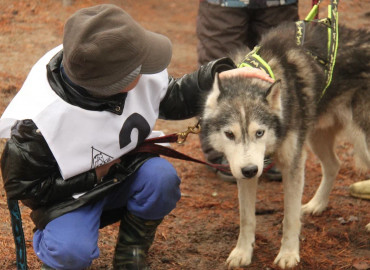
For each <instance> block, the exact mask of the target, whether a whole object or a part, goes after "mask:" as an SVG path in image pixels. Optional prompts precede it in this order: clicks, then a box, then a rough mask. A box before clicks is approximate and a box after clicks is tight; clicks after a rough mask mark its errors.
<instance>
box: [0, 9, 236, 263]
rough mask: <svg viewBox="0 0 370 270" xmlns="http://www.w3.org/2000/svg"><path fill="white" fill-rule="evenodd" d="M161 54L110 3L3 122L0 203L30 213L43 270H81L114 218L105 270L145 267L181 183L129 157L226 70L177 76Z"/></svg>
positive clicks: (165, 169)
mask: <svg viewBox="0 0 370 270" xmlns="http://www.w3.org/2000/svg"><path fill="white" fill-rule="evenodd" d="M171 47H172V46H171V42H170V41H169V39H168V38H166V37H165V36H162V35H160V34H156V33H153V32H150V31H147V30H145V29H143V28H142V27H141V26H140V25H139V24H138V23H136V22H135V21H134V20H133V19H132V18H131V17H130V16H129V15H128V14H127V13H126V12H125V11H124V10H122V9H121V8H119V7H117V6H114V5H109V4H104V5H98V6H94V7H90V8H86V9H82V10H80V11H78V12H76V13H75V14H73V15H72V16H71V17H70V18H69V19H68V20H67V22H66V24H65V29H64V36H63V44H62V45H60V46H58V47H57V48H54V49H52V50H51V51H49V52H48V53H46V54H45V55H44V56H43V57H42V58H41V59H40V60H39V61H38V62H37V63H36V64H35V65H34V67H33V68H32V70H31V72H30V74H29V75H28V77H27V79H26V81H25V82H24V85H23V87H22V89H21V90H20V91H19V92H18V94H17V95H16V96H15V98H14V99H13V100H12V102H11V103H10V104H9V106H8V107H7V109H6V111H5V112H4V114H3V115H2V117H1V120H0V137H5V138H9V140H8V141H7V143H6V145H5V149H4V151H3V153H2V157H1V170H2V176H3V180H4V187H5V190H6V193H7V197H8V199H14V200H21V201H22V202H23V204H24V205H26V206H28V207H29V208H31V209H32V213H31V218H32V220H33V222H34V223H35V226H36V232H35V234H34V237H33V248H34V251H35V253H36V254H37V256H38V258H39V259H40V260H41V261H42V262H43V268H44V269H69V270H70V269H84V268H86V267H88V266H90V265H91V263H92V261H93V260H94V259H96V258H98V257H99V248H98V245H97V243H98V233H99V228H101V227H104V226H106V225H108V224H111V223H113V222H117V221H120V222H121V223H120V228H119V235H118V240H117V246H116V248H115V254H114V261H113V265H114V269H148V265H147V263H146V255H147V252H148V249H149V247H150V246H151V244H152V242H153V240H154V237H155V232H156V229H157V227H158V225H159V224H160V223H161V221H162V219H163V218H164V217H165V216H166V215H168V214H169V213H170V212H171V210H173V209H174V208H175V206H176V203H177V201H178V200H179V199H180V179H179V177H178V175H177V173H176V171H175V169H174V167H173V166H172V165H171V164H170V163H169V162H168V161H167V160H165V159H163V158H160V157H158V156H156V155H154V154H151V153H136V154H130V151H131V150H133V149H134V148H135V147H136V146H137V145H139V144H140V143H142V142H143V141H144V140H145V139H146V138H148V137H154V136H156V135H155V131H153V130H152V129H153V127H154V125H155V122H156V120H157V119H158V118H162V119H168V120H180V119H186V118H190V117H194V116H196V115H198V113H199V110H200V104H201V96H202V95H203V94H204V93H206V92H207V91H208V90H209V89H210V88H211V85H212V82H213V78H214V76H215V74H216V72H222V71H224V70H230V69H232V68H234V63H233V62H232V61H231V60H230V59H228V58H222V59H219V60H216V61H213V62H210V63H209V64H207V65H204V66H202V67H200V68H199V69H198V70H197V71H196V72H194V73H191V74H188V75H184V76H183V77H182V78H179V79H175V78H173V77H171V76H169V75H168V73H167V69H166V68H167V66H168V64H169V62H170V59H171V55H172V50H171Z"/></svg>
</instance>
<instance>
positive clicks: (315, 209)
mask: <svg viewBox="0 0 370 270" xmlns="http://www.w3.org/2000/svg"><path fill="white" fill-rule="evenodd" d="M335 134H336V132H335V129H334V128H332V129H330V130H319V131H317V132H315V134H313V135H311V136H310V146H311V149H312V151H313V152H314V153H315V154H316V156H317V157H318V158H319V159H320V161H321V168H322V179H321V183H320V186H319V188H318V189H317V191H316V193H315V195H314V196H313V198H312V199H311V200H310V201H309V202H308V203H306V204H305V205H303V206H302V213H303V214H321V212H322V211H324V210H325V208H326V206H327V205H328V202H329V194H330V191H331V189H332V188H333V184H334V180H335V178H336V176H337V174H338V171H339V167H340V163H339V160H338V157H337V155H336V154H335V151H334V143H335Z"/></svg>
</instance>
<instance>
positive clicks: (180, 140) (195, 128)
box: [176, 121, 201, 144]
mask: <svg viewBox="0 0 370 270" xmlns="http://www.w3.org/2000/svg"><path fill="white" fill-rule="evenodd" d="M200 130H201V128H200V121H198V123H197V124H196V125H195V126H191V127H188V129H187V130H185V131H183V132H179V133H177V137H178V138H177V141H176V142H177V143H178V144H183V143H185V141H186V139H187V137H188V135H189V134H190V133H192V134H199V133H200Z"/></svg>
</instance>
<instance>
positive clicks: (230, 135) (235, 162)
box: [202, 76, 282, 179]
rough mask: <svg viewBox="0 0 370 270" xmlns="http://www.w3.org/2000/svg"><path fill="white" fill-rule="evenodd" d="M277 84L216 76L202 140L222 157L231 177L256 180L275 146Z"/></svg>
mask: <svg viewBox="0 0 370 270" xmlns="http://www.w3.org/2000/svg"><path fill="white" fill-rule="evenodd" d="M281 118H282V108H281V95H280V82H279V81H277V82H275V83H270V82H267V81H264V80H261V79H257V78H244V77H232V78H225V79H223V80H222V81H221V80H220V79H219V78H218V76H216V78H215V81H214V84H213V87H212V90H211V91H210V93H209V94H208V96H207V98H206V101H205V105H204V110H203V114H202V137H203V138H204V140H205V142H206V143H208V144H210V145H211V146H212V147H213V148H214V149H215V150H217V151H219V152H222V153H224V155H225V157H226V158H227V160H228V162H229V164H230V168H231V171H232V174H233V175H234V177H236V178H238V179H241V178H252V177H259V176H261V174H262V171H263V165H264V159H265V157H266V156H267V155H271V154H272V153H273V152H274V150H275V148H276V144H277V142H278V137H279V133H280V130H279V129H280V122H281Z"/></svg>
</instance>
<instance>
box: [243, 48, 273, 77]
mask: <svg viewBox="0 0 370 270" xmlns="http://www.w3.org/2000/svg"><path fill="white" fill-rule="evenodd" d="M260 49H261V46H256V47H254V49H253V50H252V51H251V52H249V53H248V54H247V55H246V56H245V58H244V60H243V61H242V62H241V63H240V64H239V65H238V68H242V67H252V68H258V69H261V70H263V71H265V72H266V73H267V74H268V75H269V76H270V77H271V78H272V79H274V80H275V75H274V73H273V72H272V69H271V67H270V66H269V64H267V62H266V61H265V60H263V59H262V57H261V56H259V55H258V51H259V50H260Z"/></svg>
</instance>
